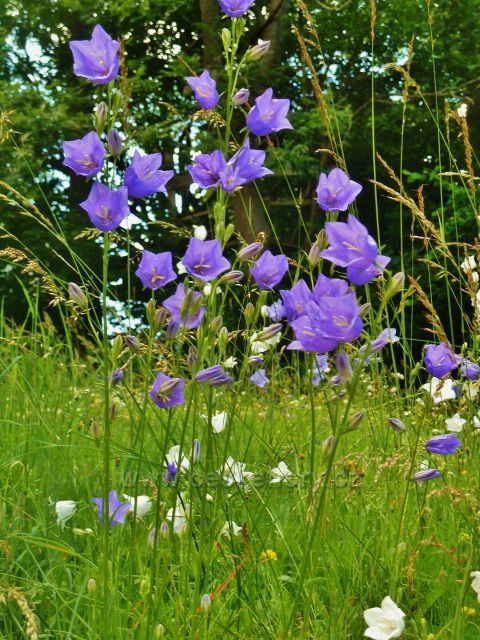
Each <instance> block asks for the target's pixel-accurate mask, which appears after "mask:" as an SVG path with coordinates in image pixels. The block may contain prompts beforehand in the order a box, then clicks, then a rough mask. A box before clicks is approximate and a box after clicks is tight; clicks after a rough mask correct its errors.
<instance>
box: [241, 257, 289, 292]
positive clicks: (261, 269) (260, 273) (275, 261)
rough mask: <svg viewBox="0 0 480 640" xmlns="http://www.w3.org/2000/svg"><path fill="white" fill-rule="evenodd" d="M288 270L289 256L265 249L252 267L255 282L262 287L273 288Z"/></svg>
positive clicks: (251, 271)
mask: <svg viewBox="0 0 480 640" xmlns="http://www.w3.org/2000/svg"><path fill="white" fill-rule="evenodd" d="M287 271H288V260H287V256H284V255H283V254H279V255H275V256H274V255H273V254H272V252H271V251H265V252H264V253H263V254H262V255H261V256H260V258H259V259H258V260H257V261H256V263H255V264H254V265H253V267H252V268H251V269H250V273H251V274H252V278H253V279H254V280H255V284H256V285H258V286H259V287H260V288H261V289H272V288H273V287H274V286H275V285H277V284H278V283H279V282H280V281H281V279H282V278H283V276H284V275H285V274H286V273H287Z"/></svg>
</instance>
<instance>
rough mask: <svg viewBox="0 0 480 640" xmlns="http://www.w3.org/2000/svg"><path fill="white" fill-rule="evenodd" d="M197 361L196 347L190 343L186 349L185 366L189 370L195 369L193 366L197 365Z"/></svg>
mask: <svg viewBox="0 0 480 640" xmlns="http://www.w3.org/2000/svg"><path fill="white" fill-rule="evenodd" d="M197 361H198V349H197V348H196V347H194V346H193V345H192V346H191V347H190V349H189V350H188V355H187V367H188V368H189V369H190V371H193V370H194V369H195V367H196V366H197Z"/></svg>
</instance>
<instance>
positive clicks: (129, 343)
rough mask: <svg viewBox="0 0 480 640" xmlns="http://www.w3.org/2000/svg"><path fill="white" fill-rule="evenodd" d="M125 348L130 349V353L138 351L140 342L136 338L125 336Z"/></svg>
mask: <svg viewBox="0 0 480 640" xmlns="http://www.w3.org/2000/svg"><path fill="white" fill-rule="evenodd" d="M124 341H125V346H126V347H128V349H130V351H138V350H139V349H140V340H139V339H138V338H136V337H135V336H125V338H124Z"/></svg>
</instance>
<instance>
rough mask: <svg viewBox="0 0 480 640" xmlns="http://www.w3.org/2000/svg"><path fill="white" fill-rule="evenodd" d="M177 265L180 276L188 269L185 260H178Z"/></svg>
mask: <svg viewBox="0 0 480 640" xmlns="http://www.w3.org/2000/svg"><path fill="white" fill-rule="evenodd" d="M176 267H177V272H178V275H179V276H182V275H183V274H184V273H187V270H186V269H185V267H184V266H183V262H182V261H181V260H179V261H178V262H177V264H176Z"/></svg>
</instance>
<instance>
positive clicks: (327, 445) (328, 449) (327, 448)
mask: <svg viewBox="0 0 480 640" xmlns="http://www.w3.org/2000/svg"><path fill="white" fill-rule="evenodd" d="M334 444H335V438H334V436H332V435H330V436H328V438H326V440H324V441H323V442H322V459H323V460H327V459H328V458H329V457H330V456H331V454H332V451H333V445H334Z"/></svg>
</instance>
